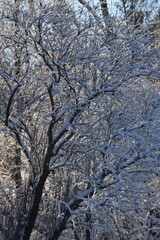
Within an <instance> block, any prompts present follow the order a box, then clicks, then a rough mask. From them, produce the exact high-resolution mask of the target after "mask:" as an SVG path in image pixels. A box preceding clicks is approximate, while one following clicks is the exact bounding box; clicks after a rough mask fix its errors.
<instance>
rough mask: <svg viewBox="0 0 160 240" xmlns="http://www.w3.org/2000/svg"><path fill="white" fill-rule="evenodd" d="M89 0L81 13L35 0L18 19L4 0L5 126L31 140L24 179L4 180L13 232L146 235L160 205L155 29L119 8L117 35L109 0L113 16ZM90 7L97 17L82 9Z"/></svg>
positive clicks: (6, 226)
mask: <svg viewBox="0 0 160 240" xmlns="http://www.w3.org/2000/svg"><path fill="white" fill-rule="evenodd" d="M79 2H80V3H81V2H82V8H80V9H79V11H76V12H74V10H73V8H72V7H70V6H69V5H67V3H65V2H64V4H63V5H61V6H60V5H58V3H57V4H47V2H46V3H45V4H44V5H43V4H42V3H41V4H39V5H38V2H37V6H35V9H34V14H33V11H30V7H31V5H30V4H31V2H28V1H26V6H25V7H24V8H23V5H22V3H21V4H20V5H19V18H18V21H17V19H16V20H15V16H14V12H13V11H12V10H13V9H12V8H11V6H10V5H7V3H6V5H5V7H6V10H7V11H4V13H3V18H2V22H3V24H4V26H6V29H5V30H4V31H2V33H1V35H0V38H1V41H2V46H3V47H2V49H1V50H0V51H1V56H2V62H1V66H0V80H1V98H0V106H1V109H2V110H1V112H2V114H1V119H0V120H1V132H2V134H3V135H4V136H3V138H2V139H3V141H4V142H5V139H6V137H8V136H10V137H11V138H13V139H14V140H15V141H16V142H17V146H18V147H19V148H20V149H21V165H20V173H21V184H20V185H19V186H18V188H17V185H15V183H14V182H13V179H12V178H8V179H7V180H6V183H5V184H4V183H3V181H4V180H2V181H1V185H2V189H3V191H2V194H3V197H4V199H3V201H2V202H1V206H0V207H1V209H2V212H3V219H2V221H1V222H2V227H1V229H2V232H4V233H6V231H8V233H9V234H8V236H7V237H8V239H12V240H13V239H15V240H17V239H21V240H27V239H34V238H35V239H37V238H38V239H46V240H51V239H61V238H62V239H66V240H67V239H69V238H70V239H87V240H89V239H102V237H105V238H106V239H107V237H108V238H110V239H132V238H133V237H139V238H140V239H146V236H147V234H148V233H147V231H146V229H145V227H144V226H145V225H146V224H147V218H146V215H147V211H149V210H150V209H151V208H152V207H158V204H159V170H160V169H159V116H160V97H159V84H158V83H155V81H153V80H156V82H157V81H158V79H159V75H158V72H159V64H158V63H159V58H158V46H155V45H154V42H153V38H152V34H153V33H151V35H150V32H149V31H148V28H147V26H146V25H142V27H141V31H140V32H139V33H138V34H137V32H136V29H134V31H133V28H132V27H130V26H126V25H125V23H123V22H120V23H119V22H118V21H117V19H116V18H115V19H114V18H112V22H111V23H110V24H112V26H111V27H112V29H114V33H115V34H114V35H112V38H108V37H107V36H108V33H107V31H108V30H107V31H105V29H104V28H103V27H102V26H103V25H104V24H105V22H104V17H107V15H108V13H107V11H108V10H107V5H106V3H107V2H106V1H103V2H102V1H100V3H101V8H102V13H103V19H101V18H100V17H98V18H97V16H98V15H95V14H97V13H96V12H95V10H94V8H93V7H91V5H89V3H87V2H86V1H79ZM27 3H30V4H28V5H27ZM84 6H85V9H87V10H88V11H89V12H90V13H91V14H92V17H91V16H88V15H87V16H85V15H83V10H84V8H83V7H84ZM5 7H4V9H5ZM106 14H107V15H106ZM97 19H98V21H97ZM15 23H16V24H18V26H17V27H18V32H17V33H16V34H15V32H14V31H13V32H12V31H11V27H12V24H15ZM7 27H8V28H7ZM1 29H2V25H1ZM17 45H18V46H20V48H21V53H20V55H19V58H18V59H19V63H20V66H21V67H20V69H19V73H18V74H17V73H16V69H17V65H16V64H15V58H14V57H15V56H14V49H15V46H17ZM133 50H134V59H133V58H132V51H133ZM18 52H19V51H18ZM17 102H19V103H20V106H19V107H17ZM9 146H11V145H10V144H9ZM6 148H7V146H6V145H5V144H4V143H3V144H2V146H1V156H2V159H3V169H5V171H8V172H9V169H7V165H5V164H4V163H5V162H7V158H6V155H3V154H2V152H3V150H5V149H6ZM11 153H12V154H13V152H11ZM9 184H10V185H11V186H10V185H9ZM7 189H11V190H10V191H8V190H7ZM17 193H19V194H17ZM17 196H18V197H17ZM11 209H12V211H11ZM5 211H6V213H4V212H5Z"/></svg>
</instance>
